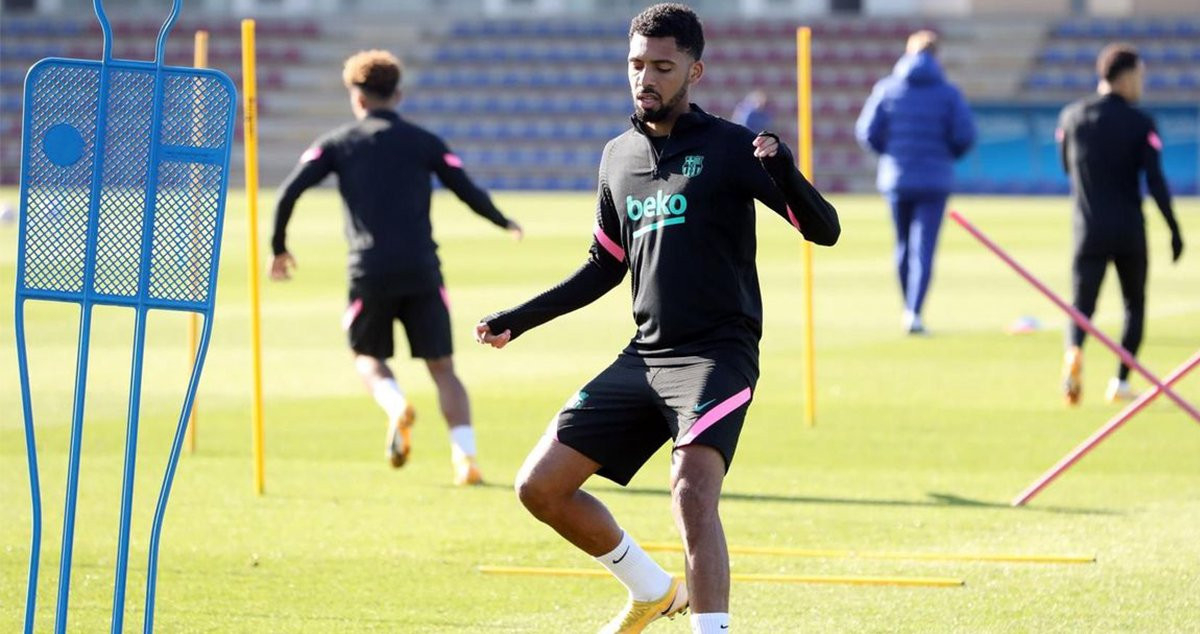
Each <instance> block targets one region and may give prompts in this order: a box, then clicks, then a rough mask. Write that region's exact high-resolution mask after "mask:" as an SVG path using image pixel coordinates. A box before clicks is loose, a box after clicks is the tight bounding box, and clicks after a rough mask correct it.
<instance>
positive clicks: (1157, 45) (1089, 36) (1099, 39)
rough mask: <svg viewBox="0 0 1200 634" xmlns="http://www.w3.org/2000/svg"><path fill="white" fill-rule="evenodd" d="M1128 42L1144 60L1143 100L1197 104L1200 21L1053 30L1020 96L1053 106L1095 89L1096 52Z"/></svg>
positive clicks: (1077, 22)
mask: <svg viewBox="0 0 1200 634" xmlns="http://www.w3.org/2000/svg"><path fill="white" fill-rule="evenodd" d="M1117 40H1119V41H1124V42H1129V43H1131V44H1133V45H1134V46H1136V47H1137V48H1138V51H1139V52H1140V53H1141V55H1142V57H1143V59H1145V61H1146V64H1147V67H1148V70H1147V76H1146V89H1147V93H1148V94H1147V97H1148V98H1150V99H1153V100H1155V101H1157V102H1191V103H1195V102H1196V101H1197V100H1200V18H1197V17H1192V18H1190V19H1188V18H1184V19H1179V20H1170V21H1168V20H1165V19H1143V20H1138V19H1132V20H1130V19H1120V20H1118V19H1109V20H1096V19H1072V20H1065V21H1063V22H1059V23H1058V24H1055V25H1053V26H1052V27H1051V28H1050V29H1049V31H1048V33H1047V37H1046V40H1045V42H1044V43H1043V45H1042V47H1041V50H1040V51H1038V53H1037V55H1036V56H1035V60H1034V61H1035V64H1034V66H1033V67H1032V68H1030V70H1029V72H1028V73H1027V74H1026V76H1025V78H1024V81H1023V82H1022V86H1023V92H1024V95H1025V96H1027V97H1031V98H1040V99H1047V100H1054V101H1061V100H1063V99H1070V98H1073V97H1076V96H1078V94H1079V93H1080V92H1081V91H1087V90H1089V89H1091V88H1092V87H1094V86H1095V85H1096V79H1097V78H1096V72H1095V63H1096V56H1097V54H1098V53H1099V52H1100V49H1101V48H1102V47H1103V46H1104V45H1105V44H1107V43H1109V42H1112V41H1117Z"/></svg>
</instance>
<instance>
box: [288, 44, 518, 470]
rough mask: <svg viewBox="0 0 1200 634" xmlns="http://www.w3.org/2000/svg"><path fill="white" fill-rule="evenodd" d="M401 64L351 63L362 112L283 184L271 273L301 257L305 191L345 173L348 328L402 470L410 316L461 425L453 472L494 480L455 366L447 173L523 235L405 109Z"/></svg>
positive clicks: (407, 439)
mask: <svg viewBox="0 0 1200 634" xmlns="http://www.w3.org/2000/svg"><path fill="white" fill-rule="evenodd" d="M400 76H401V66H400V61H399V60H398V59H396V57H395V56H393V55H392V54H391V53H388V52H387V51H379V50H373V51H364V52H361V53H358V54H357V55H354V56H353V57H351V58H350V59H348V60H346V64H345V67H344V69H343V71H342V79H343V81H344V82H345V85H346V88H347V90H349V92H350V107H351V109H352V110H353V112H354V116H355V118H356V119H357V121H355V122H354V123H350V124H347V125H344V126H342V127H340V128H338V129H336V130H333V131H332V132H329V133H328V134H325V135H324V136H322V137H320V138H319V139H318V140H317V141H316V142H315V143H313V145H312V146H311V147H309V148H308V150H307V151H305V152H304V154H303V156H301V157H300V163H299V164H298V165H297V166H296V168H295V169H294V170H292V173H291V174H290V175H289V176H288V177H287V180H285V181H284V183H283V185H281V187H280V193H279V203H278V206H277V207H276V209H275V233H274V235H273V236H272V237H271V248H272V251H273V252H274V254H275V255H274V259H273V260H272V261H271V279H273V280H286V279H290V277H291V270H292V269H293V268H294V267H295V265H296V261H295V259H294V258H293V256H292V254H291V253H290V252H288V249H287V243H286V238H287V224H288V220H289V219H290V218H291V216H292V209H293V207H294V206H295V204H296V200H297V199H298V198H299V197H300V194H302V193H303V192H304V191H305V190H306V189H308V188H309V187H312V186H314V185H316V184H318V183H320V182H321V180H323V179H324V178H325V177H326V176H327V175H329V174H330V173H336V174H337V176H338V190H339V191H340V193H341V195H342V200H343V201H344V202H345V223H346V225H345V229H346V236H347V239H348V240H349V242H350V257H349V277H350V299H349V302H350V305H349V307H348V308H347V309H346V314H345V317H344V319H343V326H344V327H345V329H346V331H347V332H348V334H349V339H350V348H351V350H353V351H354V367H355V369H357V370H358V373H359V375H360V376H361V377H362V379H363V382H364V383H365V384H366V387H367V390H368V391H370V392H371V394H372V395H373V396H374V397H375V400H376V401H377V402H378V403H379V405H380V407H382V408H383V410H384V411H385V412H386V413H387V417H388V432H387V457H388V460H389V461H390V462H391V464H392V466H393V467H397V468H398V467H401V466H403V465H404V463H405V462H406V461H407V459H408V455H409V452H410V451H411V449H412V439H411V436H410V431H409V430H410V427H411V426H412V423H413V419H414V413H413V408H412V406H411V405H410V404H409V403H408V400H407V399H406V398H405V396H404V392H403V391H401V389H400V386H399V385H397V383H396V379H395V377H394V375H393V374H392V371H391V369H390V368H388V366H387V363H386V360H387V359H388V358H389V357H391V356H392V353H393V341H392V322H393V321H394V320H400V322H402V323H403V324H404V330H405V332H406V333H407V335H408V344H409V349H410V351H411V353H412V356H413V357H414V358H420V359H424V360H425V363H426V366H427V367H428V368H429V374H430V375H431V376H432V377H433V382H434V384H435V385H436V386H437V392H438V402H439V404H440V406H441V410H442V415H443V416H445V418H446V423H447V424H448V425H449V427H450V442H451V451H452V462H453V465H454V481H455V483H456V484H478V483H480V482H482V481H483V479H482V476H481V475H480V473H479V467H478V464H477V463H476V448H475V435H474V431H473V430H472V428H471V409H470V403H469V401H468V399H467V391H466V388H464V387H463V384H462V381H460V380H459V378H458V375H457V374H455V372H454V360H453V357H452V356H451V355H452V353H453V347H452V341H451V335H450V305H449V299H448V296H447V294H446V288H445V285H444V283H443V281H442V273H441V262H440V261H439V260H438V256H437V243H435V242H434V241H433V227H432V224H431V222H430V218H429V206H430V197H431V195H432V184H431V182H430V175H431V174H436V175H437V177H438V179H439V180H441V182H442V184H444V185H445V186H446V187H448V188H449V189H450V190H451V191H453V192H454V193H455V194H456V195H457V196H458V197H459V198H460V199H462V201H463V202H465V203H466V204H467V205H468V206H469V207H470V208H471V209H472V210H473V211H474V212H475V213H477V214H479V215H480V216H483V217H484V218H486V219H488V220H490V221H491V222H492V223H493V224H495V225H496V226H498V227H501V228H504V229H507V230H508V231H509V232H511V233H512V234H513V235H514V236H515V237H516V238H518V239H519V238H521V236H522V231H521V227H520V225H518V224H517V223H516V222H514V221H512V220H510V219H508V218H506V217H505V216H504V214H502V213H500V210H498V209H496V206H495V205H493V204H492V200H491V198H489V197H488V195H487V193H486V192H484V191H483V190H481V189H479V188H478V187H476V186H475V184H474V183H472V182H471V179H470V178H469V177H468V176H467V174H466V172H464V171H463V167H462V160H461V159H459V158H458V157H457V156H455V155H454V154H453V153H452V152H451V151H450V150H449V149H448V148H447V147H446V144H445V143H444V142H443V141H442V140H441V139H440V138H438V137H437V136H435V135H434V134H432V133H430V132H428V131H426V130H424V129H422V128H419V127H417V126H415V125H413V124H411V123H409V122H407V121H405V120H404V119H402V118H401V117H400V116H399V115H398V114H397V113H396V111H395V108H396V105H397V104H398V103H399V102H400V90H399V85H400Z"/></svg>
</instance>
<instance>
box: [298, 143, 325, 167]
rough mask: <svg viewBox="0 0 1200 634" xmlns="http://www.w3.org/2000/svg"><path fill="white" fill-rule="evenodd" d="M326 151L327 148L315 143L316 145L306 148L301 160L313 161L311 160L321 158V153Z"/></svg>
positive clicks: (303, 161) (304, 161)
mask: <svg viewBox="0 0 1200 634" xmlns="http://www.w3.org/2000/svg"><path fill="white" fill-rule="evenodd" d="M324 153H325V150H322V149H321V146H319V145H314V146H312V147H310V148H308V149H307V150H304V154H301V155H300V162H301V163H311V162H313V161H315V160H317V159H319V158H321V155H322V154H324Z"/></svg>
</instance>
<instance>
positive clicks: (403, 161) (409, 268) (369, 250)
mask: <svg viewBox="0 0 1200 634" xmlns="http://www.w3.org/2000/svg"><path fill="white" fill-rule="evenodd" d="M331 172H332V173H336V174H337V176H338V190H339V191H340V192H341V195H342V200H343V201H344V203H345V233H346V239H347V240H348V241H349V243H350V257H349V276H350V280H351V282H352V283H354V284H357V285H365V286H367V287H369V288H375V289H379V290H382V291H386V292H390V293H410V292H420V291H425V290H430V289H435V288H437V287H438V286H440V285H441V284H442V274H441V270H440V261H439V260H438V256H437V243H436V242H434V240H433V226H432V224H431V222H430V219H429V203H430V196H431V194H432V189H433V184H432V182H431V179H430V175H431V174H436V175H437V177H438V179H439V180H441V182H442V183H443V184H444V185H445V186H446V187H448V188H449V189H450V190H451V191H453V192H454V193H455V194H456V195H457V196H458V197H459V198H460V199H462V201H463V202H464V203H466V204H467V206H469V207H470V208H471V210H472V211H474V212H475V213H477V214H479V215H480V216H483V217H484V218H487V219H488V220H490V221H491V222H492V223H494V224H495V225H496V226H498V227H507V226H508V224H509V222H508V219H507V218H505V217H504V214H502V213H500V210H498V209H496V206H495V205H494V204H492V200H491V198H490V197H489V196H488V195H487V193H486V192H485V191H483V190H482V189H480V188H479V187H477V186H476V185H475V184H474V183H473V182H472V181H471V179H470V178H469V177H468V176H467V173H466V172H465V171H463V169H462V161H461V160H460V159H459V158H458V156H456V155H455V154H453V153H452V152H451V151H450V150H449V148H447V147H446V144H445V143H444V142H443V141H442V140H441V139H440V138H438V137H437V136H436V135H434V134H433V133H431V132H428V131H426V130H424V129H422V128H420V127H418V126H416V125H413V124H412V123H409V122H407V121H405V120H404V119H402V118H400V116H399V115H398V114H396V113H395V112H393V111H391V110H373V111H371V112H370V113H369V114H368V115H367V116H366V117H365V118H364V119H362V120H361V121H356V122H354V123H350V124H347V125H345V126H342V127H340V128H337V129H336V130H333V131H332V132H329V133H328V134H325V135H324V136H322V137H320V138H319V139H317V141H316V142H315V143H313V145H312V146H311V147H309V149H308V150H307V151H305V152H304V154H303V155H302V156H301V157H300V162H299V163H298V164H297V165H296V167H295V169H293V170H292V173H291V174H290V175H288V177H287V179H286V180H285V181H284V183H283V185H281V186H280V191H279V202H278V204H277V206H276V208H275V232H274V235H272V237H271V249H272V251H274V253H275V254H276V255H278V254H280V253H284V252H285V251H287V243H286V241H287V223H288V220H289V219H290V218H291V216H292V210H293V208H294V207H295V204H296V200H297V199H298V198H299V197H300V194H302V193H303V192H304V190H306V189H308V188H309V187H312V186H314V185H316V184H318V183H320V182H321V181H322V180H323V179H324V178H325V177H326V176H328V175H329V174H330V173H331Z"/></svg>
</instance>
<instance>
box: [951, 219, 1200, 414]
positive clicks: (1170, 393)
mask: <svg viewBox="0 0 1200 634" xmlns="http://www.w3.org/2000/svg"><path fill="white" fill-rule="evenodd" d="M950 218H951V219H953V220H954V222H957V223H958V224H959V225H961V226H962V228H963V229H966V230H967V232H968V233H970V234H971V235H973V236H975V239H976V240H979V241H980V242H982V243H983V246H985V247H987V248H988V249H990V250H991V252H992V253H995V254H996V255H997V256H999V257H1000V259H1001V260H1004V263H1005V264H1007V265H1009V266H1010V267H1012V269H1013V270H1014V271H1016V272H1017V274H1018V275H1020V276H1021V277H1023V278H1025V281H1027V282H1029V283H1030V284H1033V286H1034V288H1036V289H1038V290H1039V291H1041V292H1042V294H1043V295H1045V296H1046V297H1047V298H1049V299H1050V301H1052V302H1054V304H1055V305H1056V306H1058V307H1059V308H1061V309H1063V310H1064V311H1066V313H1067V314H1068V315H1070V316H1071V319H1072V320H1074V321H1075V323H1077V324H1079V327H1080V328H1083V329H1084V330H1086V331H1088V332H1089V333H1090V334H1091V335H1092V336H1093V337H1095V338H1096V339H1097V340H1099V341H1100V343H1103V344H1104V345H1105V346H1108V348H1109V349H1110V350H1112V351H1113V352H1115V353H1116V354H1117V356H1118V357H1120V358H1121V361H1123V362H1124V363H1125V365H1127V366H1129V367H1130V368H1133V369H1134V370H1137V373H1138V374H1140V375H1142V377H1143V378H1145V379H1146V380H1147V381H1149V382H1150V384H1151V385H1153V386H1154V387H1156V388H1158V389H1159V390H1162V392H1163V394H1166V395H1167V398H1169V399H1171V400H1172V401H1175V404H1176V405H1178V406H1179V407H1180V409H1182V410H1183V411H1185V412H1187V413H1188V414H1189V415H1190V416H1191V417H1192V418H1193V419H1195V420H1196V422H1197V423H1198V424H1200V412H1198V411H1196V408H1194V407H1192V405H1191V403H1188V402H1187V401H1186V400H1184V399H1183V397H1181V396H1179V395H1178V394H1176V393H1175V392H1174V390H1172V389H1171V388H1169V387H1167V386H1165V385H1163V384H1162V381H1159V380H1158V377H1156V376H1154V375H1153V374H1151V373H1150V371H1149V370H1147V369H1146V368H1145V367H1143V366H1142V364H1140V363H1138V362H1137V359H1134V358H1133V355H1132V354H1129V351H1128V350H1126V349H1125V348H1122V347H1121V346H1120V345H1118V344H1117V343H1116V342H1115V341H1113V340H1112V339H1109V338H1108V336H1106V335H1105V334H1104V333H1102V332H1100V331H1099V330H1098V329H1096V327H1095V326H1093V325H1092V322H1090V321H1088V318H1087V317H1084V316H1083V313H1081V312H1079V311H1078V310H1076V309H1075V307H1074V306H1072V305H1070V304H1068V303H1066V302H1064V301H1063V300H1062V299H1061V298H1059V296H1058V295H1055V294H1054V291H1052V290H1050V288H1049V287H1047V286H1046V285H1045V284H1042V283H1041V282H1040V281H1038V279H1037V278H1036V277H1034V276H1033V274H1031V273H1030V272H1029V271H1026V270H1025V267H1023V266H1021V265H1020V264H1018V263H1017V261H1016V260H1014V259H1012V258H1011V257H1009V255H1008V254H1007V253H1005V252H1004V250H1003V249H1001V248H1000V247H999V246H998V245H997V244H996V243H995V242H992V241H991V240H989V239H988V237H987V236H985V235H983V232H981V231H979V230H978V229H976V228H975V226H974V225H972V224H971V223H970V222H967V219H966V218H963V217H962V214H960V213H958V212H957V211H951V212H950Z"/></svg>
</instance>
